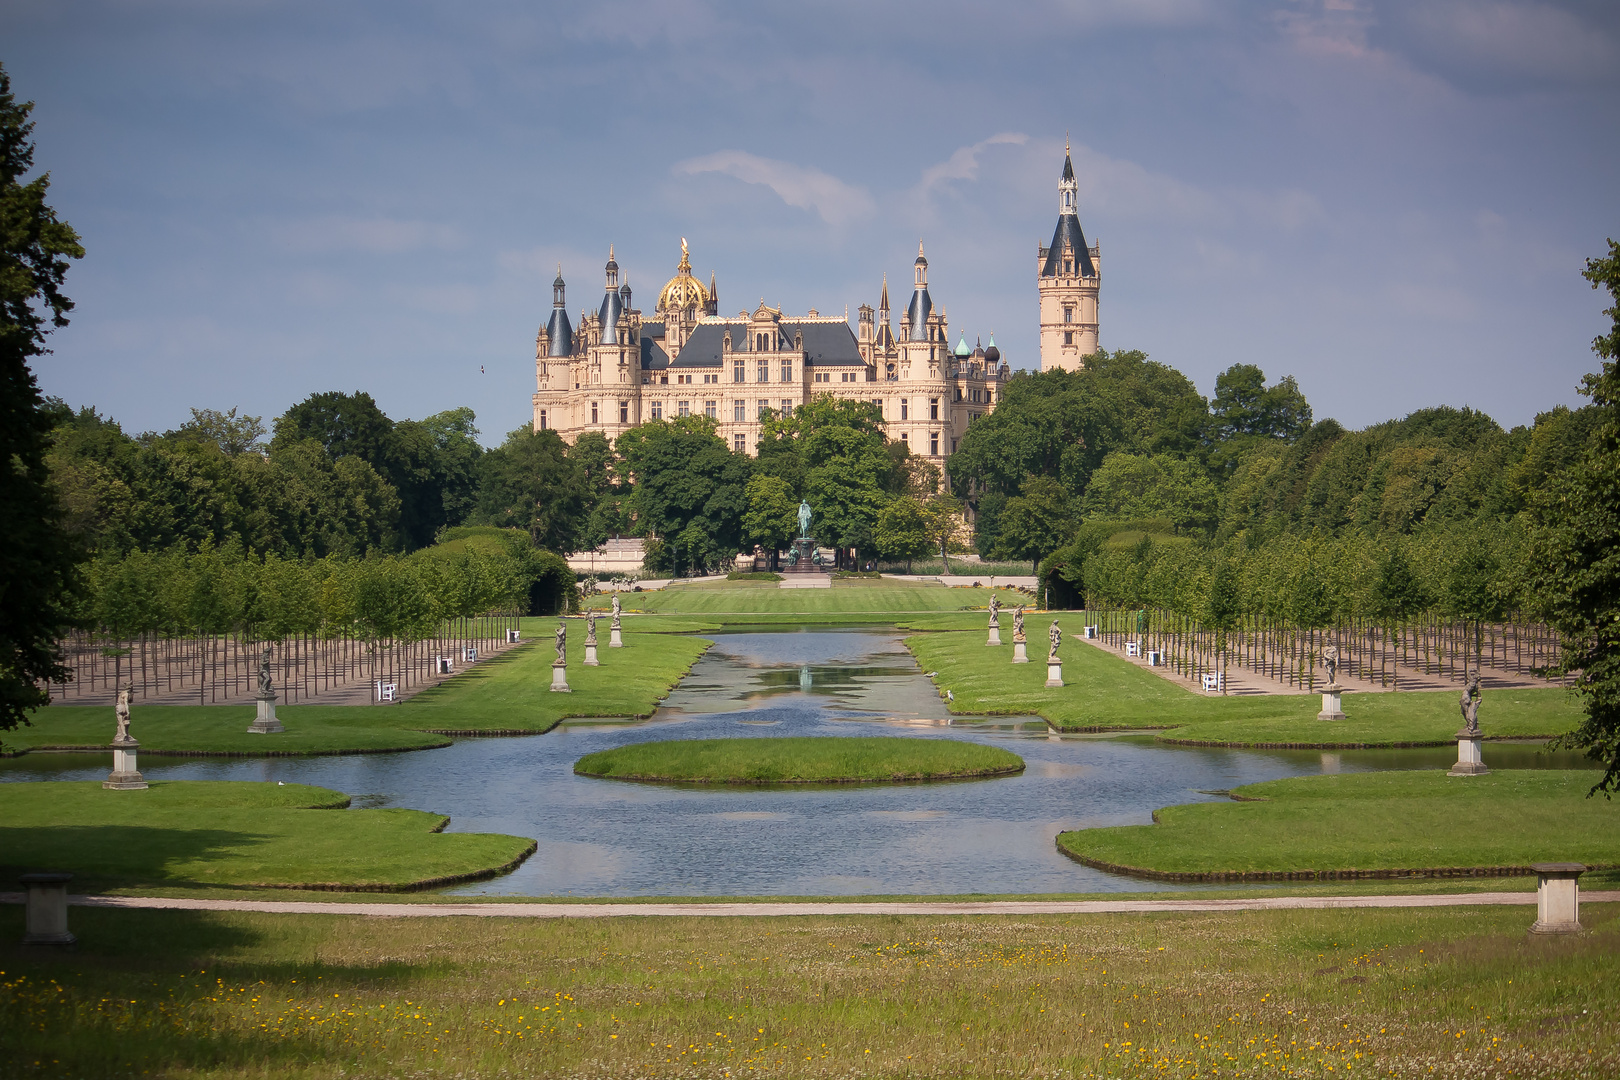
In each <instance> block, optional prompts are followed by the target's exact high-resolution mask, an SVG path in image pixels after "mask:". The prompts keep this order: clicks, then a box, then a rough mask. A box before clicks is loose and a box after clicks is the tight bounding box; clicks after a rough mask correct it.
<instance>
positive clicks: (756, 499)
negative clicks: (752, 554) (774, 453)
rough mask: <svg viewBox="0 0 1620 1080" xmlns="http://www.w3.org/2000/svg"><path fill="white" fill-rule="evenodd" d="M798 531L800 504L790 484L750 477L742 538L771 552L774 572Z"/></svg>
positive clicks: (766, 477)
mask: <svg viewBox="0 0 1620 1080" xmlns="http://www.w3.org/2000/svg"><path fill="white" fill-rule="evenodd" d="M798 531H799V504H798V502H797V501H796V500H795V499H794V498H793V492H792V491H791V490H790V489H789V488H788V483H787V481H786V480H783V479H782V478H780V477H777V476H765V475H762V474H759V473H756V474H754V475H753V476H752V477H750V478H749V480H748V512H747V513H746V514H744V515H743V537H744V538H745V539H747V540H752V541H753V542H754V543H756V544H758V545H760V547H762V548H764V549H765V550H766V551H768V552H770V553H771V569H773V570H774V569H776V565H777V553H778V552H780V551H781V550H782V549H783V548H785V547H787V546H788V544H790V543H792V542H793V538H794V536H796V535H797V534H798Z"/></svg>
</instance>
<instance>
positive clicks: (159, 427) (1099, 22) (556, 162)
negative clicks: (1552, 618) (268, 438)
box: [0, 0, 1620, 444]
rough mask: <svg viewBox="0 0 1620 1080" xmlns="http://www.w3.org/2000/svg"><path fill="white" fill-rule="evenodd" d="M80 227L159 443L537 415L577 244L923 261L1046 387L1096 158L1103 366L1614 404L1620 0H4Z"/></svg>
mask: <svg viewBox="0 0 1620 1080" xmlns="http://www.w3.org/2000/svg"><path fill="white" fill-rule="evenodd" d="M0 62H3V63H4V64H5V66H6V69H7V70H8V71H9V72H10V74H11V77H12V83H13V90H14V92H15V93H16V94H17V95H18V97H19V98H21V99H24V100H33V101H35V102H36V103H37V107H36V109H35V112H34V119H35V121H36V125H37V126H36V129H35V140H36V143H37V152H36V158H35V160H36V164H37V165H38V166H39V167H40V168H42V169H46V170H49V172H50V174H51V202H52V204H53V205H54V206H55V208H56V210H57V211H58V213H59V214H60V215H61V216H62V217H63V218H64V219H65V220H67V221H68V222H70V223H71V224H72V225H73V226H74V227H75V228H76V229H77V230H78V231H79V233H80V235H81V237H82V239H83V242H84V245H85V249H86V256H85V258H84V259H83V260H82V261H81V262H79V263H77V264H75V265H74V266H73V268H72V270H71V271H70V272H69V275H68V281H67V293H68V295H69V296H71V297H72V298H73V299H74V300H75V302H76V303H77V309H76V311H75V312H74V313H73V316H72V324H71V325H70V326H69V327H67V328H65V329H62V330H59V331H57V332H56V333H55V334H54V336H53V339H52V347H53V349H54V353H53V355H51V356H48V357H43V358H41V360H40V361H39V363H38V365H37V369H36V370H37V374H38V376H39V380H40V383H41V386H42V388H43V390H44V391H45V392H46V393H48V394H53V395H57V396H59V397H61V398H63V399H64V400H66V401H67V402H68V403H69V404H70V405H72V406H74V407H82V406H93V407H95V408H96V409H97V410H99V411H100V412H101V413H102V414H103V415H110V416H112V417H114V418H115V419H117V420H118V421H119V422H120V423H122V424H123V426H124V429H125V430H126V431H129V432H131V433H135V432H139V431H145V430H154V431H163V430H166V429H169V428H174V427H177V426H179V425H180V424H182V423H183V422H185V421H186V420H187V419H188V418H189V416H190V412H189V410H190V409H191V408H212V409H221V410H223V409H228V408H231V407H239V408H241V409H242V410H243V411H244V412H247V413H249V414H252V415H260V416H263V417H264V418H265V421H266V423H269V422H270V421H271V419H272V418H273V417H274V416H276V415H278V414H280V413H281V412H282V411H284V410H285V409H286V408H287V407H288V406H290V405H291V404H293V403H295V402H297V401H299V400H302V399H303V398H304V397H306V396H308V395H309V394H311V393H315V392H319V391H324V390H345V391H353V390H365V391H367V392H369V393H370V394H372V396H373V397H375V398H376V400H377V402H378V404H379V405H381V406H382V408H383V410H384V411H385V412H387V413H388V414H389V415H390V416H393V417H395V418H396V419H403V418H406V417H412V418H421V417H424V416H427V415H430V414H432V413H435V412H438V411H440V410H442V409H448V408H453V407H456V406H462V405H466V406H471V407H472V408H473V409H474V410H475V411H476V413H477V417H478V426H479V429H480V430H481V432H482V439H483V441H484V442H486V443H487V444H494V443H497V442H499V441H500V439H501V438H502V437H503V436H504V435H505V433H506V432H507V431H510V430H512V429H514V428H517V427H519V426H521V425H523V424H526V423H527V422H528V421H529V417H530V395H531V394H532V393H533V391H534V389H535V386H534V362H533V360H534V338H535V334H536V332H537V330H538V329H539V327H540V326H541V325H542V324H543V323H544V322H545V320H546V319H547V318H548V316H549V314H550V307H551V280H552V278H553V276H554V275H555V273H556V270H557V266H558V264H559V263H560V264H561V266H562V271H563V275H564V277H565V278H566V280H567V282H568V303H569V308H570V310H571V312H572V313H573V315H574V318H575V319H576V321H577V319H578V312H579V311H580V310H581V309H582V308H590V309H592V310H594V309H595V307H596V306H597V305H598V304H599V303H600V300H601V290H602V286H603V276H602V275H603V264H604V263H605V262H606V260H607V254H608V248H609V245H610V244H611V245H613V249H614V252H615V254H616V257H617V260H618V262H619V265H620V266H621V267H622V268H623V271H624V272H625V273H626V274H627V275H628V279H629V282H630V285H631V288H632V290H633V292H634V298H635V302H636V304H637V306H639V307H641V308H642V309H643V310H644V311H650V309H651V308H652V306H653V303H654V302H655V299H656V296H657V290H658V289H659V288H660V287H661V286H662V284H663V282H664V281H665V280H667V279H668V278H669V277H670V276H671V275H672V274H673V273H674V269H675V265H676V263H677V262H678V260H679V257H680V242H681V238H682V237H685V238H686V239H687V241H688V243H689V245H690V248H691V253H692V263H693V267H694V269H695V271H696V272H697V274H698V275H699V276H700V277H701V278H702V279H703V280H705V281H707V279H708V275H709V273H710V271H711V270H712V271H713V272H714V273H715V275H716V277H717V280H718V286H719V295H720V310H721V311H722V312H723V313H731V312H736V311H739V310H742V309H745V308H748V309H751V308H753V307H754V306H755V305H757V303H758V302H759V301H760V300H762V299H763V300H765V301H766V302H768V303H770V304H771V305H772V306H780V307H782V308H783V309H784V310H785V311H787V312H789V313H796V314H797V313H803V312H804V311H806V310H807V309H809V308H817V309H819V311H820V312H821V313H822V314H829V313H841V312H843V311H844V310H845V308H846V306H847V308H848V310H849V312H850V316H851V319H852V320H853V318H854V313H855V309H856V308H857V307H858V306H859V305H860V304H862V303H869V304H872V305H873V306H874V307H875V306H876V304H877V299H878V291H879V288H880V286H881V283H882V280H883V276H884V275H885V274H887V275H888V277H889V279H890V282H891V284H892V285H893V290H892V294H891V295H892V299H893V300H894V303H895V306H896V308H903V306H904V304H905V301H906V297H907V295H908V293H909V289H910V280H911V277H910V270H911V263H912V260H913V259H914V258H915V254H916V250H917V244H918V242H919V240H920V241H921V242H923V243H924V244H925V245H926V252H927V255H928V260H929V273H930V288H931V292H932V296H933V298H934V302H935V305H936V307H940V306H942V307H943V308H944V309H945V311H946V313H947V315H948V316H949V319H950V328H951V329H950V333H951V337H952V340H953V341H954V340H955V339H956V338H957V337H958V336H959V335H960V334H962V333H965V334H966V335H967V340H968V342H969V343H970V344H971V343H972V342H973V341H974V340H975V339H979V338H982V339H983V340H984V341H985V342H986V343H988V341H989V338H990V335H991V334H992V333H993V334H994V335H995V340H996V344H997V345H998V346H999V347H1000V348H1001V350H1002V353H1003V355H1004V357H1006V359H1007V360H1008V362H1009V363H1010V364H1011V365H1012V366H1013V367H1014V368H1025V367H1027V368H1035V367H1037V366H1038V363H1039V360H1038V356H1037V352H1036V341H1037V325H1036V320H1037V311H1036V288H1035V275H1036V248H1037V246H1038V245H1039V244H1040V243H1042V242H1048V241H1049V240H1050V238H1051V234H1052V230H1053V227H1054V225H1055V224H1056V219H1057V206H1058V194H1057V180H1058V176H1059V173H1060V171H1061V169H1062V164H1063V152H1064V144H1065V140H1066V139H1067V140H1069V142H1070V144H1071V145H1072V152H1073V156H1074V165H1075V171H1076V175H1077V177H1078V180H1079V188H1080V217H1081V222H1082V224H1083V226H1084V228H1085V231H1086V235H1087V237H1088V238H1089V239H1090V240H1091V241H1093V242H1094V243H1098V244H1100V246H1101V272H1102V283H1101V302H1100V322H1101V341H1102V345H1103V347H1105V348H1108V349H1142V350H1144V351H1145V352H1147V353H1148V354H1149V356H1150V357H1152V358H1153V359H1155V360H1159V361H1162V362H1164V363H1167V364H1170V365H1172V366H1173V367H1175V368H1177V369H1179V370H1181V371H1182V372H1184V373H1186V374H1187V375H1188V376H1189V377H1190V378H1191V379H1193V381H1194V382H1195V383H1196V384H1197V385H1198V387H1199V389H1200V391H1201V392H1202V393H1204V394H1206V395H1210V394H1212V393H1213V391H1214V384H1215V378H1216V376H1217V375H1218V374H1219V373H1220V372H1221V371H1223V370H1225V369H1226V368H1228V367H1229V366H1231V365H1232V364H1235V363H1253V364H1257V365H1259V366H1260V367H1261V368H1262V369H1263V370H1264V371H1265V372H1266V374H1267V376H1268V377H1269V378H1270V379H1272V380H1275V379H1277V378H1280V377H1281V376H1284V375H1293V376H1294V377H1295V378H1296V379H1297V380H1298V382H1299V385H1300V387H1301V388H1302V389H1303V390H1304V392H1305V394H1306V396H1307V398H1308V399H1309V401H1310V402H1311V405H1312V406H1313V408H1314V410H1315V414H1316V417H1317V418H1318V419H1322V418H1326V417H1333V418H1335V419H1337V420H1339V421H1340V422H1341V423H1343V424H1345V425H1346V426H1349V427H1352V428H1359V427H1362V426H1365V425H1367V424H1371V423H1377V422H1379V421H1382V420H1386V419H1389V418H1392V417H1399V416H1404V415H1406V414H1407V413H1409V412H1411V411H1413V410H1416V409H1420V408H1425V407H1429V406H1433V405H1440V404H1449V405H1455V406H1464V405H1467V406H1472V407H1473V408H1476V409H1481V410H1484V411H1485V412H1487V413H1489V414H1491V415H1492V416H1493V417H1495V418H1496V419H1497V420H1498V421H1499V422H1500V423H1502V424H1503V426H1505V427H1511V426H1514V425H1519V424H1527V423H1530V422H1532V421H1533V419H1534V417H1535V415H1536V414H1537V413H1539V412H1542V411H1545V410H1547V409H1549V408H1552V407H1553V406H1555V405H1559V404H1567V405H1578V404H1579V403H1580V402H1581V400H1582V399H1581V398H1580V397H1579V395H1578V394H1577V392H1576V387H1577V385H1578V383H1579V381H1580V378H1581V376H1582V374H1583V373H1585V372H1587V371H1590V370H1592V369H1593V368H1594V367H1595V366H1596V360H1595V358H1594V356H1593V354H1592V353H1591V341H1592V338H1593V337H1594V336H1596V335H1597V334H1598V333H1600V332H1602V331H1603V330H1604V329H1605V327H1606V325H1607V321H1606V320H1605V319H1604V317H1603V316H1602V314H1601V312H1602V309H1603V308H1604V307H1605V306H1606V303H1605V298H1604V297H1603V296H1601V295H1600V294H1598V293H1595V292H1593V291H1592V289H1591V287H1590V285H1589V283H1588V282H1587V281H1585V280H1584V279H1583V278H1582V277H1581V276H1580V271H1581V270H1582V268H1583V267H1584V265H1585V260H1586V259H1587V258H1589V257H1593V256H1598V255H1601V254H1603V253H1605V252H1606V250H1607V246H1606V242H1605V241H1606V238H1607V237H1610V236H1614V237H1617V238H1620V181H1617V180H1616V177H1617V176H1620V168H1617V166H1620V138H1617V135H1620V108H1617V106H1620V5H1616V4H1614V3H1612V2H1611V0H1556V2H1540V0H1269V2H1268V0H1229V2H1222V0H1023V2H1020V3H1015V4H988V3H963V2H960V0H935V2H932V3H926V4H925V3H921V2H918V0H907V2H903V3H901V2H882V0H865V2H861V3H851V2H843V0H829V2H825V3H819V4H807V3H798V4H783V3H759V2H755V3H731V2H726V0H599V2H595V3H588V4H578V5H565V4H550V3H510V2H506V0H478V2H468V0H463V2H461V3H453V4H452V3H424V2H418V0H388V2H386V3H385V2H355V3H343V4H334V3H331V2H330V0H321V2H307V3H305V2H276V0H111V2H99V3H93V2H77V0H0Z"/></svg>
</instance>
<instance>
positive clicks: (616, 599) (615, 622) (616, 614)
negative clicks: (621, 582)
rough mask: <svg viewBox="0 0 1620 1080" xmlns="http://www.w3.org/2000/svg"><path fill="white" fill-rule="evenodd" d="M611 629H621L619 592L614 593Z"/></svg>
mask: <svg viewBox="0 0 1620 1080" xmlns="http://www.w3.org/2000/svg"><path fill="white" fill-rule="evenodd" d="M611 629H614V630H617V629H619V594H618V593H617V592H615V593H614V594H613V626H612V627H611Z"/></svg>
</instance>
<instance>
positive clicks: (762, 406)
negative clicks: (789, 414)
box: [756, 398, 771, 420]
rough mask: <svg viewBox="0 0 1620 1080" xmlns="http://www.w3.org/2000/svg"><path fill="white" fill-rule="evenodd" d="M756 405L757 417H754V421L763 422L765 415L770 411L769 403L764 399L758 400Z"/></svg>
mask: <svg viewBox="0 0 1620 1080" xmlns="http://www.w3.org/2000/svg"><path fill="white" fill-rule="evenodd" d="M757 404H758V405H759V415H758V416H757V417H756V419H759V420H763V419H765V414H766V413H768V412H770V411H771V403H770V402H769V401H766V400H765V399H764V398H760V399H759V401H758V403H757Z"/></svg>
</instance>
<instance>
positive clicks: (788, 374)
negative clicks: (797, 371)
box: [782, 360, 793, 382]
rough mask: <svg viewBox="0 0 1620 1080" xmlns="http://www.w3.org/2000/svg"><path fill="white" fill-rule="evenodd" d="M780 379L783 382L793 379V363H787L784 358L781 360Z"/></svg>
mask: <svg viewBox="0 0 1620 1080" xmlns="http://www.w3.org/2000/svg"><path fill="white" fill-rule="evenodd" d="M782 381H783V382H792V381H793V365H792V364H790V363H788V362H787V361H785V360H784V361H783V362H782Z"/></svg>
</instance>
